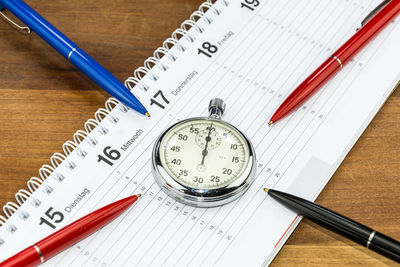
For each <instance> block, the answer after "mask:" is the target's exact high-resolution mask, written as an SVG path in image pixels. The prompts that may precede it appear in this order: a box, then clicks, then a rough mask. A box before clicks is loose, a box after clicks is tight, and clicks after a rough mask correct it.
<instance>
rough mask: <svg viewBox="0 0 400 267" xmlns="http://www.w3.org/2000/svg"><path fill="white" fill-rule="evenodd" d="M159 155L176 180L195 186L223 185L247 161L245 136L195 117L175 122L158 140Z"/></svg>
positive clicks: (247, 150) (238, 171) (235, 175)
mask: <svg viewBox="0 0 400 267" xmlns="http://www.w3.org/2000/svg"><path fill="white" fill-rule="evenodd" d="M160 159H161V163H162V164H163V166H164V168H165V169H166V171H167V172H168V174H169V175H170V176H171V177H173V178H174V179H175V180H176V181H178V182H179V183H181V184H184V185H186V186H189V187H193V188H198V189H215V188H219V187H223V186H226V185H228V184H230V183H232V182H233V181H234V180H236V178H238V177H239V176H240V175H241V174H242V173H243V171H244V169H245V168H246V167H247V164H248V162H249V148H248V146H247V142H246V140H245V139H244V137H243V136H242V135H241V134H240V133H239V132H238V131H237V130H236V129H234V128H233V127H231V126H229V125H226V124H224V123H221V122H219V121H207V120H197V121H188V122H186V123H183V124H178V125H177V126H176V127H173V128H172V129H170V130H169V131H168V132H167V133H166V134H165V136H164V138H163V140H162V141H161V147H160Z"/></svg>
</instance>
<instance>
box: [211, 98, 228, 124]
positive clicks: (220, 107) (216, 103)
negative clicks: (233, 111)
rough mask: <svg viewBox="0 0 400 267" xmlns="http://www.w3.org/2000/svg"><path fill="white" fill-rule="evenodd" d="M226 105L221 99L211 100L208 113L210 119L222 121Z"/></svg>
mask: <svg viewBox="0 0 400 267" xmlns="http://www.w3.org/2000/svg"><path fill="white" fill-rule="evenodd" d="M225 107H226V104H225V102H224V100H222V99H221V98H213V99H211V100H210V104H209V105H208V111H209V112H210V117H212V118H217V119H220V118H221V116H222V114H224V111H225Z"/></svg>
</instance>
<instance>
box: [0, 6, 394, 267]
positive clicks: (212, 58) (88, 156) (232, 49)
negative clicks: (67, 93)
mask: <svg viewBox="0 0 400 267" xmlns="http://www.w3.org/2000/svg"><path fill="white" fill-rule="evenodd" d="M379 2H380V1H375V0H368V1H351V0H341V1H329V0H323V1H321V0H308V1H280V0H279V1H278V0H220V1H216V2H215V1H211V0H210V1H207V2H205V3H203V4H202V5H201V6H200V8H199V10H198V11H195V12H194V13H193V14H192V15H191V17H190V19H188V20H186V21H184V22H183V23H182V25H181V27H180V28H179V29H177V30H175V31H174V32H173V33H172V37H171V38H168V39H167V40H166V41H165V42H164V43H163V45H162V47H160V48H158V49H157V50H156V51H154V55H153V56H151V57H150V58H149V59H147V60H146V61H145V63H144V66H143V67H140V68H138V69H137V70H136V71H135V72H134V76H133V77H130V78H128V79H127V80H126V82H125V84H126V86H127V87H129V88H130V89H131V90H132V92H133V93H134V94H135V95H136V96H138V98H139V99H140V100H141V102H142V103H143V104H144V105H145V106H146V107H147V108H148V110H149V112H150V113H151V114H152V117H151V118H150V119H149V118H145V117H144V116H140V115H138V114H137V113H135V112H134V111H132V110H129V109H127V108H126V107H124V106H123V105H121V104H120V103H118V101H116V100H115V99H109V100H108V101H107V102H106V103H105V107H104V108H100V109H99V110H98V111H97V112H96V113H95V115H94V118H92V119H89V120H88V121H87V122H86V123H85V125H84V130H79V131H77V132H76V133H75V134H74V136H73V140H72V141H67V142H66V143H65V144H64V145H63V152H64V153H55V154H54V155H53V156H52V157H51V158H50V162H49V163H48V164H46V165H43V167H42V168H41V169H40V170H39V175H38V176H37V177H32V178H31V179H30V180H29V181H28V183H27V189H21V190H19V191H18V192H17V194H16V196H15V197H16V201H15V202H9V203H7V204H6V206H5V207H4V209H3V210H4V216H1V217H0V224H1V225H2V226H1V227H0V260H4V259H5V258H7V257H9V256H11V255H12V254H15V253H16V252H18V251H20V250H21V249H24V248H25V247H27V246H29V245H31V244H33V243H35V242H36V241H38V240H40V239H42V238H44V237H45V236H47V235H49V234H51V233H52V232H54V231H55V230H58V229H60V228H61V227H62V226H65V225H66V224H68V223H71V222H72V221H74V220H76V219H78V218H80V217H82V216H83V215H85V214H87V213H89V212H90V211H93V210H94V209H97V208H99V207H101V206H104V205H106V204H108V203H110V202H113V201H115V200H118V199H121V198H123V197H126V196H128V195H131V194H138V193H141V194H143V197H142V198H141V199H140V200H139V201H138V202H137V203H136V204H135V205H134V206H133V207H132V208H130V209H129V211H127V212H125V213H124V214H123V215H122V216H120V217H119V218H117V219H116V220H115V221H114V222H112V223H110V224H109V225H107V226H106V227H104V228H103V229H101V230H100V231H98V232H97V233H95V234H93V235H92V236H90V237H88V238H86V239H85V240H83V241H81V242H79V243H77V244H76V245H74V246H73V247H71V248H70V249H69V250H67V251H65V252H63V253H61V254H59V255H58V256H56V257H55V258H53V259H51V260H49V261H48V262H46V263H45V264H48V265H51V266H67V265H68V266H83V265H84V266H103V267H105V266H121V265H122V266H138V265H140V266H211V265H213V266H228V264H229V265H230V266H243V265H244V264H245V265H246V266H260V265H265V264H268V263H269V262H271V260H272V259H273V258H274V256H275V255H276V253H277V252H278V251H279V249H280V248H281V246H282V245H283V243H284V242H285V240H286V239H287V238H288V236H289V235H290V233H291V232H292V231H293V230H294V228H295V226H296V225H297V224H298V222H299V220H300V219H299V218H298V217H297V216H296V214H294V213H292V212H290V211H288V210H286V209H285V208H283V207H282V206H280V205H279V204H277V203H275V202H274V201H273V200H272V199H270V198H268V197H267V194H266V193H265V192H264V191H263V190H262V189H263V188H264V187H268V188H277V189H279V190H284V191H287V192H290V193H293V194H296V195H299V196H302V197H305V198H307V199H310V200H314V199H315V198H316V197H317V196H318V194H319V193H320V191H321V190H322V189H323V187H324V186H325V184H326V183H327V182H328V181H329V179H330V177H331V176H332V174H333V173H334V172H335V170H336V168H337V167H338V166H339V164H340V163H341V161H342V160H343V158H344V157H345V156H346V154H347V153H348V151H349V150H350V149H351V147H352V146H353V144H354V143H355V142H356V141H357V139H358V137H359V136H360V135H361V134H362V132H363V130H364V129H365V128H366V127H367V125H368V124H369V122H370V121H371V120H372V118H373V117H374V116H375V114H376V113H377V111H378V110H379V108H380V107H381V106H382V105H383V103H384V102H385V100H386V98H387V97H388V96H389V95H390V93H391V92H392V90H393V88H394V87H395V86H396V84H397V81H398V80H399V78H400V76H399V74H400V50H399V49H398V44H399V42H400V23H399V19H398V18H397V19H396V20H395V21H393V23H391V24H390V25H389V26H388V27H387V28H386V29H385V30H384V31H382V33H380V34H379V35H378V37H377V38H376V39H375V40H374V41H372V42H371V43H370V44H369V45H368V46H367V48H365V49H364V50H363V51H362V52H361V53H360V54H359V55H358V56H357V57H356V58H354V60H352V61H351V62H350V63H349V64H348V65H347V66H346V67H345V68H344V69H343V70H342V71H341V72H340V73H338V74H337V75H336V76H335V77H334V78H333V79H332V80H331V81H330V82H328V83H327V84H326V85H325V86H324V88H322V89H321V90H320V91H319V92H318V93H317V94H316V95H314V96H313V97H312V98H310V99H309V101H308V102H306V103H305V104H304V105H303V106H302V107H301V108H300V109H298V110H297V111H296V112H295V113H293V114H291V115H290V116H288V117H287V118H285V119H284V120H282V121H280V122H279V123H277V124H276V125H272V126H270V125H268V123H267V122H268V119H269V118H270V116H271V114H272V113H273V112H274V111H275V109H276V108H277V107H278V105H279V104H280V103H281V102H282V101H283V99H284V98H285V97H286V96H287V95H288V94H289V93H290V92H291V90H293V88H295V86H296V85H297V84H299V82H301V81H302V80H303V79H304V78H305V77H306V76H307V75H308V74H309V73H310V72H311V71H312V70H314V69H315V68H316V67H317V66H318V65H320V64H321V62H322V61H323V60H325V59H326V58H327V57H328V56H330V54H331V53H332V51H333V50H335V49H336V48H337V47H338V46H340V45H341V44H342V43H343V42H344V41H345V40H346V39H348V38H349V37H350V36H351V35H352V34H353V33H354V31H355V30H356V29H357V27H359V25H360V22H361V21H362V19H363V18H364V17H365V16H366V15H367V14H368V13H369V12H370V11H371V10H372V9H374V7H375V6H376V5H378V4H379ZM129 67H131V66H127V68H129ZM214 97H219V98H222V99H223V100H224V101H225V102H226V104H227V108H226V111H225V115H224V120H227V121H229V122H230V123H232V124H233V125H235V126H236V127H238V128H239V129H241V130H242V131H243V132H244V133H245V134H246V135H247V136H248V137H249V139H250V140H251V142H252V143H253V145H254V147H255V150H256V155H257V175H256V179H255V181H254V183H253V184H252V186H251V187H250V189H249V190H248V191H247V192H246V193H245V194H244V195H243V196H242V197H241V198H239V199H237V200H235V201H234V202H232V203H229V204H227V205H224V206H220V207H216V208H194V207H191V206H185V205H183V204H181V203H179V202H176V201H175V200H173V199H171V198H169V197H168V196H167V195H166V194H165V193H164V192H163V191H161V190H160V188H159V186H158V185H157V184H156V183H155V181H154V178H153V176H152V172H151V151H152V147H153V145H154V142H155V139H156V138H157V137H158V135H159V134H160V133H161V132H162V131H163V129H165V128H167V127H168V126H170V125H171V124H172V123H175V122H177V121H180V120H183V119H186V118H188V117H193V116H206V115H207V104H208V102H209V100H210V99H211V98H214Z"/></svg>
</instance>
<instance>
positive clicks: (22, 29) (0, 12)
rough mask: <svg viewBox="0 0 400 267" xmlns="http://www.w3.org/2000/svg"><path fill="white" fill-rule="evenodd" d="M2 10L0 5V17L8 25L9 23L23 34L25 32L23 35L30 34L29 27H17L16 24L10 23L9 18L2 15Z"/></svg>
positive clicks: (2, 7)
mask: <svg viewBox="0 0 400 267" xmlns="http://www.w3.org/2000/svg"><path fill="white" fill-rule="evenodd" d="M3 9H5V8H4V6H2V5H0V15H1V16H2V17H3V18H4V19H5V20H6V21H7V22H8V23H10V24H11V25H12V26H13V27H15V28H16V29H19V30H21V31H23V32H25V33H27V34H30V33H31V29H30V28H29V27H27V26H21V25H18V24H17V23H15V22H14V21H12V20H11V19H10V18H9V17H7V16H6V14H4V13H3V12H2V11H3Z"/></svg>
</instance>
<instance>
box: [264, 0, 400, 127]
mask: <svg viewBox="0 0 400 267" xmlns="http://www.w3.org/2000/svg"><path fill="white" fill-rule="evenodd" d="M387 2H388V3H387ZM386 3H387V4H386ZM384 4H386V5H385V6H384V7H383V8H382V9H381V10H380V11H379V12H378V13H377V14H376V15H375V16H373V17H372V18H371V19H370V20H369V21H368V22H367V23H365V25H364V26H362V27H361V28H360V29H359V30H358V31H357V32H356V33H355V34H354V35H353V36H352V37H351V38H350V39H349V40H348V41H347V42H346V43H344V44H343V45H342V46H341V47H340V48H339V49H338V50H337V51H336V52H335V53H333V55H332V56H331V57H330V58H328V59H327V60H326V61H325V62H324V63H322V65H321V66H319V67H318V68H317V69H316V70H315V71H314V72H313V73H312V74H311V75H310V76H308V77H307V78H306V79H305V80H304V81H303V82H302V83H301V84H300V85H299V86H298V87H297V88H296V89H295V90H294V91H293V92H292V93H291V94H290V95H289V96H288V97H287V98H286V99H285V101H284V102H283V103H282V104H281V105H280V106H279V108H278V109H277V110H276V111H275V113H274V115H272V117H271V119H270V121H269V124H273V123H275V122H277V121H278V120H280V119H282V118H283V117H285V116H286V115H288V114H289V113H290V112H292V111H294V110H295V109H296V108H298V107H299V106H300V105H301V104H302V103H303V102H304V101H306V100H307V99H308V98H309V97H311V95H313V94H314V93H315V92H316V91H317V90H318V89H319V88H320V87H321V86H322V85H323V84H324V83H326V82H327V81H328V80H329V78H330V77H332V76H333V75H334V74H335V73H336V72H337V71H339V70H340V69H342V68H343V65H344V64H346V63H347V62H348V61H349V59H351V58H352V57H353V56H354V55H355V54H356V53H357V52H358V51H360V50H361V48H363V47H364V46H365V45H366V44H367V43H368V42H369V41H371V40H372V39H373V38H374V37H375V36H376V35H377V34H378V33H379V32H380V31H381V30H382V29H383V28H384V27H385V26H386V25H387V24H388V23H389V22H390V21H391V20H393V19H394V17H395V16H396V15H397V14H398V13H399V12H400V0H392V1H384ZM380 7H381V5H379V6H378V8H380ZM378 8H376V9H375V10H377V9H378ZM375 10H374V11H375ZM374 11H373V12H374Z"/></svg>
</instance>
